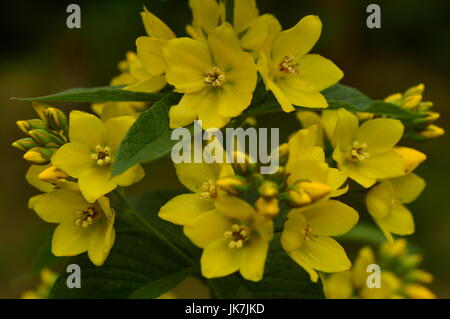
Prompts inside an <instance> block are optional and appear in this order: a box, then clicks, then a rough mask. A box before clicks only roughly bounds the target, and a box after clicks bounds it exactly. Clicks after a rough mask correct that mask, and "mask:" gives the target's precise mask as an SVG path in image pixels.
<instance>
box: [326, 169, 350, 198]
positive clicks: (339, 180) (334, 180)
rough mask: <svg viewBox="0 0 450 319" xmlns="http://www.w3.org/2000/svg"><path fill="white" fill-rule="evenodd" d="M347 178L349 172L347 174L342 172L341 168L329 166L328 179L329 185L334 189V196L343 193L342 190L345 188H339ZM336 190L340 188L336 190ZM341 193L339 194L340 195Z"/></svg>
mask: <svg viewBox="0 0 450 319" xmlns="http://www.w3.org/2000/svg"><path fill="white" fill-rule="evenodd" d="M346 180H347V174H345V173H344V172H341V171H340V170H339V169H337V168H332V167H331V168H329V169H328V179H327V183H326V184H327V185H328V186H330V188H331V189H332V190H334V192H332V196H333V197H334V196H340V195H342V194H343V193H342V191H343V189H340V190H338V189H339V188H340V187H341V186H342V184H344V183H345V181H346ZM336 190H338V191H337V192H336ZM338 194H339V195H338Z"/></svg>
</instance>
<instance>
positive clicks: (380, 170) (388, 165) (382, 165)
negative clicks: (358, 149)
mask: <svg viewBox="0 0 450 319" xmlns="http://www.w3.org/2000/svg"><path fill="white" fill-rule="evenodd" d="M360 167H361V171H364V172H365V173H366V174H367V175H368V176H370V177H373V178H377V179H380V178H391V177H398V176H401V175H403V173H404V171H405V167H404V165H403V161H402V159H401V157H400V155H398V154H397V153H395V152H394V151H389V152H385V153H381V154H375V155H374V156H370V157H369V158H366V159H365V160H364V161H362V162H360Z"/></svg>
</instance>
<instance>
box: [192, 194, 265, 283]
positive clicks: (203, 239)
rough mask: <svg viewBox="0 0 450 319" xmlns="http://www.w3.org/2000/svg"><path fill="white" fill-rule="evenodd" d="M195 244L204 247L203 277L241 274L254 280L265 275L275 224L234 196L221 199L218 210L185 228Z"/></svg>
mask: <svg viewBox="0 0 450 319" xmlns="http://www.w3.org/2000/svg"><path fill="white" fill-rule="evenodd" d="M184 232H185V234H186V236H187V237H189V239H191V240H192V242H193V243H194V244H195V245H197V246H199V247H200V248H203V249H204V250H203V254H202V257H201V260H200V264H201V270H202V274H203V276H205V277H206V278H216V277H223V276H227V275H229V274H232V273H234V272H236V271H238V270H239V271H240V273H241V275H242V276H243V277H244V278H245V279H247V280H251V281H259V280H261V279H262V277H263V274H264V265H265V262H266V257H267V251H268V248H269V241H270V240H271V239H272V237H273V223H272V220H271V219H267V218H265V217H262V216H260V215H258V214H257V213H256V212H255V210H254V209H253V207H252V206H251V205H249V204H248V203H246V202H245V201H243V200H241V199H238V198H236V197H233V196H224V197H219V198H218V199H217V200H216V202H215V209H213V210H210V211H208V212H206V213H204V214H201V215H200V216H198V217H197V218H195V219H194V220H193V221H192V222H191V223H190V224H189V225H187V226H186V227H185V228H184Z"/></svg>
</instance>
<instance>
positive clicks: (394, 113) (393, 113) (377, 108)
mask: <svg viewBox="0 0 450 319" xmlns="http://www.w3.org/2000/svg"><path fill="white" fill-rule="evenodd" d="M364 112H368V113H374V114H379V115H384V116H388V117H392V118H396V119H401V120H407V119H414V118H421V117H424V114H419V113H412V112H410V111H408V110H406V109H404V108H401V107H399V106H397V105H395V104H392V103H387V102H384V101H373V102H372V103H371V104H370V106H369V107H368V108H366V109H365V110H364Z"/></svg>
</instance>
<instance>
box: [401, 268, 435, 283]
mask: <svg viewBox="0 0 450 319" xmlns="http://www.w3.org/2000/svg"><path fill="white" fill-rule="evenodd" d="M405 279H406V280H409V281H413V282H414V281H419V282H421V283H424V284H430V283H431V282H432V281H433V275H432V274H430V273H429V272H426V271H423V270H421V269H414V270H411V271H410V272H409V273H408V274H407V275H406V278H405Z"/></svg>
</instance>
